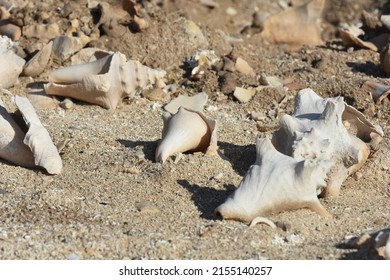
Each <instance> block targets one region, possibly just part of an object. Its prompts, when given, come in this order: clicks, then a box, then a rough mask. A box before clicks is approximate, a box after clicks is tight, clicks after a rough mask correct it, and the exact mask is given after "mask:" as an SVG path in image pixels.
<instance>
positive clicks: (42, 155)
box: [0, 96, 62, 174]
mask: <svg viewBox="0 0 390 280" xmlns="http://www.w3.org/2000/svg"><path fill="white" fill-rule="evenodd" d="M13 100H14V102H15V104H16V106H17V107H18V109H19V110H20V112H21V113H22V115H23V118H24V120H25V122H26V124H27V126H28V131H27V133H26V134H25V133H24V132H23V131H22V129H21V128H20V127H19V126H18V125H17V124H16V122H15V121H14V120H13V119H12V117H11V115H10V114H9V113H8V112H7V110H6V109H5V106H4V104H3V102H2V101H1V100H0V127H1V129H2V131H1V134H0V157H1V158H3V159H5V160H7V161H10V162H12V163H14V164H16V165H20V166H24V167H28V168H34V167H37V166H41V167H43V168H45V169H46V171H47V172H48V173H49V174H59V173H60V172H61V170H62V160H61V157H60V155H59V154H58V151H57V148H56V146H54V144H53V142H52V140H51V138H50V135H49V133H48V132H47V130H46V129H45V128H44V127H43V125H42V123H41V122H40V120H39V118H38V115H37V114H36V113H35V110H34V107H33V106H32V105H31V103H30V101H29V100H28V99H27V98H26V97H20V96H15V97H14V99H13Z"/></svg>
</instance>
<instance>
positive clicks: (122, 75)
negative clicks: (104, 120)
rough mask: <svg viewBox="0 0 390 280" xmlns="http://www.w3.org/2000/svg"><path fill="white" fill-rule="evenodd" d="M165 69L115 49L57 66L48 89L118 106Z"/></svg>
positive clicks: (49, 92)
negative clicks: (68, 64) (99, 55)
mask: <svg viewBox="0 0 390 280" xmlns="http://www.w3.org/2000/svg"><path fill="white" fill-rule="evenodd" d="M164 75H165V71H162V70H153V69H151V68H149V67H146V66H144V65H142V64H141V63H139V62H138V61H134V60H130V61H128V62H127V63H126V57H125V55H123V54H121V53H119V52H116V53H113V54H111V55H108V56H105V57H103V58H101V59H98V60H96V61H92V62H89V63H85V64H80V65H73V66H70V67H65V68H62V69H57V70H54V71H52V72H51V73H50V75H49V82H50V83H48V84H46V85H45V91H46V93H47V94H49V95H60V96H67V97H71V98H75V99H79V100H82V101H86V102H89V103H92V104H97V105H100V106H102V107H104V108H107V109H115V108H116V107H117V105H118V104H119V103H120V102H121V101H122V99H123V98H124V97H126V96H129V97H132V96H134V94H135V93H136V91H137V90H138V89H139V88H141V89H143V88H145V87H147V86H150V85H153V84H155V83H157V82H158V81H159V79H161V78H162V77H163V76H164Z"/></svg>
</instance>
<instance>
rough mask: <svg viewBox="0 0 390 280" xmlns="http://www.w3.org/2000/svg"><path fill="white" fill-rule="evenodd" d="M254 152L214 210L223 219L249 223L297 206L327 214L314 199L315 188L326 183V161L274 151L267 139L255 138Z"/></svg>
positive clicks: (327, 168) (315, 195) (315, 197)
mask: <svg viewBox="0 0 390 280" xmlns="http://www.w3.org/2000/svg"><path fill="white" fill-rule="evenodd" d="M256 155H257V158H256V162H255V163H254V164H253V165H252V166H251V167H250V168H249V170H248V172H247V173H246V174H245V176H244V178H243V180H242V181H241V183H240V185H239V186H238V188H237V189H236V190H235V192H234V193H233V194H232V195H230V196H229V197H228V199H227V200H226V201H225V202H224V203H223V204H222V205H220V206H219V207H218V208H217V209H216V210H215V211H216V212H217V213H218V214H220V215H221V216H222V217H223V218H224V219H235V220H240V221H243V222H250V221H252V220H254V219H255V218H256V217H258V216H262V215H265V214H269V213H275V212H280V211H284V210H293V209H299V208H309V209H311V210H313V211H315V212H317V213H319V214H321V215H324V216H330V214H329V213H328V212H327V211H326V210H325V208H324V207H323V206H322V205H321V204H320V202H319V200H318V198H317V192H318V189H319V188H322V187H323V186H325V185H326V182H325V179H326V174H327V172H328V170H329V168H330V162H329V161H326V160H313V159H310V160H296V159H294V158H292V157H290V156H286V155H284V154H282V153H280V152H278V151H277V150H276V149H275V148H274V146H273V145H272V143H271V141H270V140H269V139H267V138H265V139H260V138H257V142H256Z"/></svg>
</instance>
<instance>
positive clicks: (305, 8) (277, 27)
mask: <svg viewBox="0 0 390 280" xmlns="http://www.w3.org/2000/svg"><path fill="white" fill-rule="evenodd" d="M324 5H325V0H312V1H309V2H307V3H306V4H304V5H301V6H298V7H295V8H291V9H288V10H286V11H283V12H281V13H279V14H276V15H272V16H270V17H268V18H267V19H265V21H264V24H263V26H264V30H263V31H262V33H261V34H262V36H263V37H264V38H265V39H266V40H267V41H268V42H271V43H273V44H287V45H288V46H289V49H290V50H297V49H299V48H301V47H302V46H303V45H322V44H323V41H322V39H321V26H320V18H321V14H322V11H323V9H324Z"/></svg>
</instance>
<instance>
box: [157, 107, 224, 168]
mask: <svg viewBox="0 0 390 280" xmlns="http://www.w3.org/2000/svg"><path fill="white" fill-rule="evenodd" d="M163 120H164V128H163V131H162V139H161V142H160V143H159V145H158V147H157V149H156V156H155V159H156V162H162V163H164V162H165V161H166V159H167V158H168V157H169V156H171V155H173V154H175V153H184V152H204V153H206V154H216V152H217V149H218V146H217V123H216V121H215V120H212V119H210V118H208V117H206V116H205V115H203V114H202V113H201V112H196V111H192V110H189V109H186V108H184V107H180V108H179V111H178V112H177V113H176V114H174V115H173V116H171V115H170V114H169V113H166V114H164V115H163Z"/></svg>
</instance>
